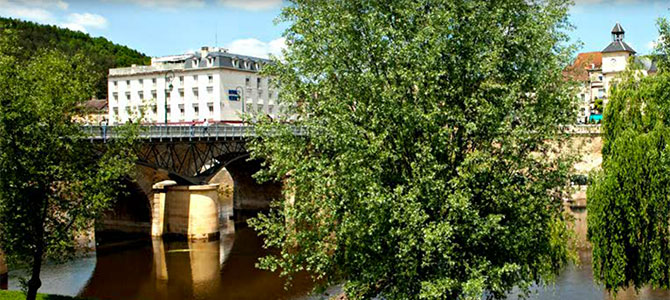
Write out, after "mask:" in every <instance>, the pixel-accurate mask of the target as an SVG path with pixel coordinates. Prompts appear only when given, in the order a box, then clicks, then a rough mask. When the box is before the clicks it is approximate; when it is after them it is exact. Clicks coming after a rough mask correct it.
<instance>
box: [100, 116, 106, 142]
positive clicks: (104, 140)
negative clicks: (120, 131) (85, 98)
mask: <svg viewBox="0 0 670 300" xmlns="http://www.w3.org/2000/svg"><path fill="white" fill-rule="evenodd" d="M100 131H102V141H103V142H106V141H107V118H105V117H103V118H102V121H100Z"/></svg>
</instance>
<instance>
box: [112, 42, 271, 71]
mask: <svg viewBox="0 0 670 300" xmlns="http://www.w3.org/2000/svg"><path fill="white" fill-rule="evenodd" d="M269 62H270V60H267V59H264V58H259V57H253V56H246V55H241V54H234V53H229V52H228V50H227V49H224V48H213V47H212V48H210V47H202V48H201V49H200V51H197V52H195V53H184V54H177V55H168V56H162V57H154V58H152V59H151V65H150V66H136V65H133V66H131V67H127V68H116V69H110V70H109V76H127V75H135V74H146V73H156V72H165V71H185V70H191V69H200V68H228V69H235V70H240V71H248V72H258V71H260V68H261V67H262V65H263V64H266V63H269Z"/></svg>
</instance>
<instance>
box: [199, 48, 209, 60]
mask: <svg viewBox="0 0 670 300" xmlns="http://www.w3.org/2000/svg"><path fill="white" fill-rule="evenodd" d="M207 54H209V47H207V46H203V47H202V48H200V57H202V58H205V57H207Z"/></svg>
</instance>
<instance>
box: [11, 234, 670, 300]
mask: <svg viewBox="0 0 670 300" xmlns="http://www.w3.org/2000/svg"><path fill="white" fill-rule="evenodd" d="M266 253H268V252H267V251H266V250H264V249H263V248H262V241H261V239H260V238H259V237H258V236H257V235H256V234H255V232H254V231H253V230H251V229H250V228H247V227H241V228H240V227H238V228H237V230H236V231H235V233H234V234H230V235H224V236H222V239H221V240H220V241H212V242H185V241H181V242H178V241H173V242H167V241H162V240H155V241H146V242H144V243H143V244H140V245H136V246H133V247H128V248H126V249H118V248H115V249H111V250H105V251H98V253H97V255H93V256H90V257H84V258H80V259H77V260H75V261H72V262H69V263H67V264H64V265H51V264H47V265H45V267H44V271H43V272H42V281H43V282H44V285H43V287H42V288H41V289H40V292H43V293H51V294H63V295H80V296H84V297H92V298H97V299H110V300H121V299H203V300H208V299H304V298H305V296H306V295H308V294H309V291H310V290H311V286H312V285H311V283H310V282H309V281H308V280H307V279H306V278H305V277H299V278H297V279H296V281H295V282H294V285H293V287H292V288H291V289H289V290H285V289H284V281H283V280H282V279H281V278H279V276H278V275H277V274H276V273H271V272H267V271H261V270H259V269H257V268H255V267H254V264H255V263H256V262H257V260H258V257H260V256H262V255H265V254H266ZM20 273H21V272H20V271H18V272H17V271H14V272H10V282H9V284H10V289H19V286H18V281H17V279H16V277H17V276H18V275H19V274H20ZM317 299H320V297H318V298H317ZM326 299H327V297H326ZM510 299H513V300H514V299H520V298H519V297H518V296H517V295H515V294H514V293H513V294H512V295H510ZM529 299H537V300H540V299H542V300H545V299H550V300H553V299H556V300H559V299H561V300H562V299H611V297H610V296H609V295H608V294H607V293H606V292H604V291H603V289H602V287H601V286H599V285H596V284H594V282H593V279H592V268H591V264H590V257H589V253H588V252H583V253H582V262H581V265H580V266H579V267H576V266H572V267H569V268H567V269H566V270H565V271H564V272H563V273H562V274H561V275H560V276H559V277H558V279H557V282H556V284H555V285H553V286H550V287H536V288H534V289H533V294H531V295H530V297H529ZM617 299H621V300H660V299H670V293H668V292H666V291H658V290H652V289H649V288H645V289H642V290H641V291H640V293H639V294H638V293H636V292H635V291H634V290H632V289H630V290H627V291H624V292H622V293H620V294H619V297H618V298H617Z"/></svg>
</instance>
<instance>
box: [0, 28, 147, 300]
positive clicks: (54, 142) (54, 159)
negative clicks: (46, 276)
mask: <svg viewBox="0 0 670 300" xmlns="http://www.w3.org/2000/svg"><path fill="white" fill-rule="evenodd" d="M14 38H15V36H13V35H3V36H2V37H0V246H2V249H3V250H4V252H5V253H6V254H7V256H8V258H9V259H10V260H11V261H13V262H17V263H25V264H27V265H29V266H30V276H31V278H30V280H29V281H28V282H27V299H35V296H36V293H37V290H38V289H39V287H40V286H41V281H40V279H39V275H40V270H41V265H42V262H43V261H44V259H48V258H51V259H65V258H67V257H69V256H70V254H72V253H73V250H74V243H75V237H76V236H77V235H78V234H80V233H81V232H82V231H83V230H86V229H89V228H90V226H91V225H92V222H93V220H94V219H95V218H96V217H98V216H99V215H100V214H101V211H102V210H103V209H105V208H107V207H108V205H109V204H110V201H111V200H112V199H113V198H114V196H115V194H116V193H117V186H118V185H117V184H118V183H119V181H120V180H121V179H122V178H123V177H124V176H126V175H127V174H128V172H129V170H131V168H132V162H133V160H134V159H133V155H132V154H128V153H129V152H128V151H126V149H128V147H130V145H131V143H132V139H133V138H132V137H133V136H134V135H135V134H136V128H135V129H133V128H127V129H126V132H127V137H128V138H126V139H120V140H118V141H116V142H113V143H109V144H106V145H105V147H103V149H99V148H96V147H94V146H93V145H92V144H91V142H89V141H88V140H87V139H85V136H84V135H83V132H82V131H81V127H80V125H78V124H76V123H73V121H72V120H73V116H74V113H75V112H76V110H77V107H78V104H79V103H81V102H82V101H83V100H86V99H88V98H89V97H90V95H91V92H92V90H93V83H94V82H95V80H96V78H95V77H94V76H91V74H90V72H89V70H90V66H91V64H90V63H89V62H87V60H86V58H85V57H82V56H74V57H71V56H67V55H64V54H62V53H60V52H57V51H52V50H45V51H43V52H40V55H37V56H36V57H34V58H33V59H31V60H29V61H19V60H16V59H15V56H13V55H7V53H11V52H16V51H21V49H18V48H16V45H18V44H17V43H15V40H13V39H14ZM99 151H103V152H104V154H102V156H101V157H100V154H99Z"/></svg>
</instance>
